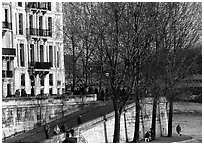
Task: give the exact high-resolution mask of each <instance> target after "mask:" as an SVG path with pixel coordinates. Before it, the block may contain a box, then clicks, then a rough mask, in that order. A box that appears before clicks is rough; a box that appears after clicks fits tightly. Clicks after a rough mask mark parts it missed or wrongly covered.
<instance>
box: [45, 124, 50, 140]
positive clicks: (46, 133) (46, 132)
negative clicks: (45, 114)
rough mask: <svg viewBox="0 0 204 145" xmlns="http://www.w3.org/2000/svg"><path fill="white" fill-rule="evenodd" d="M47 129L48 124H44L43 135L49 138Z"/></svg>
mask: <svg viewBox="0 0 204 145" xmlns="http://www.w3.org/2000/svg"><path fill="white" fill-rule="evenodd" d="M49 130H50V126H49V124H47V123H46V124H45V127H44V132H45V136H46V139H48V138H49Z"/></svg>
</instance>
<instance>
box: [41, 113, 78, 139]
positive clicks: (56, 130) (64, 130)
mask: <svg viewBox="0 0 204 145" xmlns="http://www.w3.org/2000/svg"><path fill="white" fill-rule="evenodd" d="M77 123H78V125H80V124H82V117H81V114H80V115H79V116H78V118H77ZM60 131H61V132H62V133H64V134H65V135H66V138H69V136H70V134H71V136H72V137H74V129H73V128H71V129H68V127H67V125H66V123H63V125H62V126H61V129H60V127H59V125H56V126H55V127H54V129H53V134H54V135H58V134H59V133H60ZM44 132H45V136H46V139H49V132H50V125H49V124H48V123H46V124H45V126H44Z"/></svg>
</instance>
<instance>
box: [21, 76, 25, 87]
mask: <svg viewBox="0 0 204 145" xmlns="http://www.w3.org/2000/svg"><path fill="white" fill-rule="evenodd" d="M21 86H25V74H21Z"/></svg>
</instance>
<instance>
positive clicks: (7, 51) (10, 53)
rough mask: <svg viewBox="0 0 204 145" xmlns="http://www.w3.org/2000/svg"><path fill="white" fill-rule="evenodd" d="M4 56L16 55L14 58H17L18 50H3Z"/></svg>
mask: <svg viewBox="0 0 204 145" xmlns="http://www.w3.org/2000/svg"><path fill="white" fill-rule="evenodd" d="M2 55H14V56H16V49H13V48H2Z"/></svg>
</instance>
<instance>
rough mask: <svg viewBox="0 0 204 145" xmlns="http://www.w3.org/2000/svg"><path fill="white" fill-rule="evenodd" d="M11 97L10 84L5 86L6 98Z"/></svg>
mask: <svg viewBox="0 0 204 145" xmlns="http://www.w3.org/2000/svg"><path fill="white" fill-rule="evenodd" d="M10 95H11V84H7V96H10Z"/></svg>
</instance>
